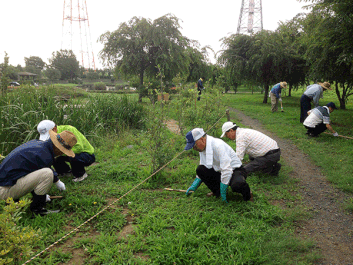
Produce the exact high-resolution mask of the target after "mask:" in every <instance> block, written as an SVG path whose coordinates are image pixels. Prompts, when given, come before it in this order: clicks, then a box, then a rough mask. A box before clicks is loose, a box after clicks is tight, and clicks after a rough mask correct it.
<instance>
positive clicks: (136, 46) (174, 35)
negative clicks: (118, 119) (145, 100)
mask: <svg viewBox="0 0 353 265" xmlns="http://www.w3.org/2000/svg"><path fill="white" fill-rule="evenodd" d="M179 29H180V24H179V19H178V18H177V17H175V16H173V15H171V14H167V15H164V16H162V17H160V18H157V19H156V20H154V21H151V20H150V19H146V18H142V17H133V18H132V19H130V20H129V21H128V22H124V23H121V24H120V26H119V28H118V29H117V30H115V31H113V32H109V31H108V32H106V33H104V34H102V35H101V36H100V39H99V41H100V42H101V43H102V44H103V45H104V47H103V49H102V50H101V51H100V54H99V55H100V57H101V58H102V60H103V62H104V64H106V65H109V66H113V67H114V68H115V71H116V72H118V73H122V74H124V75H125V76H138V77H139V92H140V93H139V101H141V99H142V93H143V92H144V91H143V90H144V88H143V81H144V77H145V76H147V77H150V78H155V77H156V74H157V73H158V72H161V74H162V75H163V77H164V79H165V80H171V79H172V78H173V77H175V76H176V75H177V74H178V73H180V72H186V71H187V67H188V62H189V60H188V57H187V55H186V53H185V50H186V48H187V47H188V44H189V39H187V38H186V37H184V36H183V35H182V34H181V32H180V30H179Z"/></svg>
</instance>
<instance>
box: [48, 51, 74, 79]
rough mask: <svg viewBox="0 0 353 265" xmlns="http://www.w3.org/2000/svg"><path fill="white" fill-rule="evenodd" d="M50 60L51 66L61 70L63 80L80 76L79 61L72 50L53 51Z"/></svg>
mask: <svg viewBox="0 0 353 265" xmlns="http://www.w3.org/2000/svg"><path fill="white" fill-rule="evenodd" d="M49 62H50V64H51V68H53V69H56V70H59V71H60V75H61V77H60V79H61V80H73V79H75V78H76V77H78V76H79V62H78V61H77V59H76V55H75V54H74V53H73V51H72V50H60V51H57V52H53V54H52V58H50V59H49Z"/></svg>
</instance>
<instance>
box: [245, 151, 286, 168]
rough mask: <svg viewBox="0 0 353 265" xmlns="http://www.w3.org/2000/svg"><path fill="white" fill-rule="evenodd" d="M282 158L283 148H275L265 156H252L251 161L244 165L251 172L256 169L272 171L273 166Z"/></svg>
mask: <svg viewBox="0 0 353 265" xmlns="http://www.w3.org/2000/svg"><path fill="white" fill-rule="evenodd" d="M280 159H281V150H280V149H275V150H271V151H269V152H267V153H266V154H265V155H264V156H259V157H250V162H249V163H248V164H246V165H245V166H244V168H245V170H246V172H247V173H248V174H251V173H253V172H256V171H261V172H263V173H271V171H272V170H273V166H274V165H275V164H276V163H278V161H279V160H280Z"/></svg>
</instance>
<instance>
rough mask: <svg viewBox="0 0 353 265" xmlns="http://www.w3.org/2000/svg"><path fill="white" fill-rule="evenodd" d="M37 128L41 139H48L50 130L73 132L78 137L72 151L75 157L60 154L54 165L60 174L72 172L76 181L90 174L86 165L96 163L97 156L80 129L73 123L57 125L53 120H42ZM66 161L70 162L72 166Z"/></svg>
mask: <svg viewBox="0 0 353 265" xmlns="http://www.w3.org/2000/svg"><path fill="white" fill-rule="evenodd" d="M37 130H38V132H39V134H40V136H39V140H41V141H46V140H47V139H49V131H50V130H53V131H54V132H57V133H60V132H62V131H70V132H72V133H73V134H74V135H75V136H76V139H77V144H76V145H75V146H74V147H73V148H72V151H73V152H74V153H75V157H69V156H60V157H58V158H57V159H55V161H54V164H53V166H54V168H55V170H56V172H57V173H58V174H59V175H67V174H70V173H72V175H73V176H74V178H73V181H74V182H79V181H82V180H84V179H85V178H87V176H88V175H87V173H86V170H85V167H88V166H90V165H91V164H92V163H94V162H95V161H96V158H95V155H94V148H93V146H92V145H91V144H90V143H89V142H88V140H87V139H86V137H85V136H84V135H83V134H82V133H81V132H80V131H79V130H77V129H76V128H75V127H73V126H71V125H59V126H56V124H55V123H54V122H53V121H51V120H43V121H41V122H40V123H39V124H38V126H37ZM66 162H68V163H70V165H71V168H70V166H69V165H68V164H67V163H66Z"/></svg>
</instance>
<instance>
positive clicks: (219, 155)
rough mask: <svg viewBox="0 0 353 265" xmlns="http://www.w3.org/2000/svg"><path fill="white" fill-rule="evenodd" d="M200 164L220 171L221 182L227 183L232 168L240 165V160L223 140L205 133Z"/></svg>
mask: <svg viewBox="0 0 353 265" xmlns="http://www.w3.org/2000/svg"><path fill="white" fill-rule="evenodd" d="M200 165H203V166H205V167H207V168H213V169H214V170H215V171H217V172H221V182H222V183H223V184H226V185H228V184H229V181H230V179H231V177H232V174H233V169H235V168H239V167H241V161H240V160H239V158H238V157H237V154H236V153H235V151H234V150H233V148H231V147H230V146H229V145H228V144H226V143H225V142H224V141H223V140H221V139H218V138H214V137H212V136H209V135H207V138H206V149H205V150H204V151H202V152H200Z"/></svg>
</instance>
